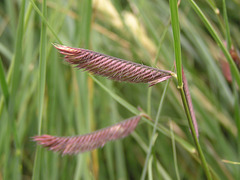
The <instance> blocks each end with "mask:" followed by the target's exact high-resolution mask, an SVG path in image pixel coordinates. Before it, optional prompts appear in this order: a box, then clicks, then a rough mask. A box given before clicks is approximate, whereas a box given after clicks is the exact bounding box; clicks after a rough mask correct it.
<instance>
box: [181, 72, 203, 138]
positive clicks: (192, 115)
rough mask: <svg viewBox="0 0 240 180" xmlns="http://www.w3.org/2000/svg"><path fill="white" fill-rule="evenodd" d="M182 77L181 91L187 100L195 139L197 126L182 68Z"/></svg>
mask: <svg viewBox="0 0 240 180" xmlns="http://www.w3.org/2000/svg"><path fill="white" fill-rule="evenodd" d="M182 77H183V91H184V93H185V95H186V98H187V103H188V106H189V110H190V115H191V117H192V121H193V126H194V129H195V132H196V134H197V137H199V133H198V124H197V120H196V116H195V112H194V109H193V105H192V99H191V95H190V92H189V88H188V83H187V79H186V77H185V74H184V71H183V68H182Z"/></svg>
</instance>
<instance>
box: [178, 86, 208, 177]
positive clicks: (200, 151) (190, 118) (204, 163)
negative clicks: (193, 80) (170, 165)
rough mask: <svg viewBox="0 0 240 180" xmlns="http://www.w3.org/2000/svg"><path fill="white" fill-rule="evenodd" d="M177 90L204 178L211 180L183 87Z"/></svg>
mask: <svg viewBox="0 0 240 180" xmlns="http://www.w3.org/2000/svg"><path fill="white" fill-rule="evenodd" d="M178 89H179V91H180V93H181V98H182V102H183V106H184V109H185V112H186V115H187V119H188V124H189V127H190V129H191V133H192V136H193V140H194V143H195V145H196V148H197V151H198V154H199V156H200V159H201V162H202V166H203V169H204V171H205V174H206V176H207V179H208V180H211V179H212V176H211V174H210V171H209V168H208V165H207V162H206V159H205V157H204V155H203V152H202V149H201V146H200V144H199V141H198V138H197V134H196V132H195V129H194V126H193V121H192V117H191V114H190V109H189V107H188V103H187V98H186V95H185V92H184V90H183V86H181V87H178Z"/></svg>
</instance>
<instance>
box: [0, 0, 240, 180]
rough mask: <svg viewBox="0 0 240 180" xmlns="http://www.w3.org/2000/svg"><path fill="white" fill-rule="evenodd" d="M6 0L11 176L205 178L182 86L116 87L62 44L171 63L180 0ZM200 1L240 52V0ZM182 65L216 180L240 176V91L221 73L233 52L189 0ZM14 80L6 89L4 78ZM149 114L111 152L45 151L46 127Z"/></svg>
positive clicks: (0, 166) (5, 95)
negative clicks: (69, 60)
mask: <svg viewBox="0 0 240 180" xmlns="http://www.w3.org/2000/svg"><path fill="white" fill-rule="evenodd" d="M0 3H1V6H0V56H1V66H0V67H1V68H0V73H1V77H0V79H1V91H0V93H1V104H0V179H16V180H17V179H31V178H33V179H52V180H54V179H139V178H140V177H144V176H143V174H144V171H145V170H146V172H147V176H146V178H148V179H177V178H179V179H204V178H205V175H204V171H203V168H202V166H201V164H200V161H199V159H198V156H197V154H196V149H195V146H194V143H193V140H192V136H191V133H190V131H189V127H188V123H187V119H186V115H185V112H184V109H183V107H182V102H181V98H180V94H179V92H178V91H177V88H176V84H177V83H176V81H171V82H170V84H169V86H168V87H167V91H166V93H163V91H164V87H165V85H166V83H165V82H164V83H161V84H158V85H156V86H154V87H151V88H148V85H146V84H129V83H119V82H113V81H111V80H108V79H105V78H102V77H95V78H96V79H95V78H94V79H93V78H92V77H91V76H89V75H88V73H86V72H82V71H77V70H76V69H73V68H71V67H70V66H69V65H68V64H66V63H63V60H62V56H59V54H58V52H57V50H56V49H55V48H54V47H53V46H52V44H51V43H55V42H57V43H63V44H64V45H68V46H73V47H82V48H88V49H91V50H94V51H97V52H101V53H104V54H108V55H111V56H115V57H119V58H123V59H128V60H132V61H134V62H138V63H142V64H147V65H149V66H153V67H158V68H160V69H165V70H171V69H172V68H173V62H174V44H173V36H172V28H171V24H170V8H169V2H168V1H162V0H154V1H144V0H129V1H114V0H113V1H110V0H101V1H98V0H94V1H87V0H82V1H75V0H69V1H62V0H48V1H47V2H46V1H45V0H39V1H34V0H27V1H25V0H22V1H20V0H10V1H9V0H6V1H1V2H0ZM198 6H199V7H200V9H201V10H202V11H203V13H204V14H205V15H206V17H207V18H208V20H209V21H210V22H211V24H212V25H213V27H214V29H215V31H216V32H217V33H218V35H219V37H220V38H221V40H222V41H224V40H226V35H225V34H226V23H225V22H228V23H229V28H230V35H231V39H232V43H233V45H234V46H235V48H239V47H240V39H239V37H240V31H239V13H238V12H239V8H240V3H239V1H237V0H229V1H227V2H226V9H227V12H228V21H224V15H223V2H222V1H220V0H216V1H214V0H207V1H201V2H198ZM179 21H180V28H181V48H182V61H183V66H184V69H185V74H186V77H187V79H188V83H189V88H190V92H191V95H192V100H193V105H194V108H195V113H196V117H197V120H198V124H199V131H200V137H199V141H200V144H201V146H202V149H203V152H204V155H205V157H206V160H207V162H208V164H209V166H210V169H212V170H213V171H212V172H213V174H214V176H213V177H214V179H238V178H240V169H239V164H232V163H229V162H228V163H226V162H223V160H229V161H234V162H239V160H240V158H239V157H240V156H239V153H240V146H239V145H240V142H239V141H240V139H239V129H240V128H239V125H240V123H239V122H240V119H239V113H240V112H239V111H240V110H239V109H240V108H239V97H238V96H239V88H238V89H237V88H236V86H234V85H233V83H228V82H227V81H226V79H225V77H224V76H223V73H222V71H221V68H220V62H219V61H220V59H223V60H224V56H223V54H222V52H221V50H220V48H219V47H218V46H217V43H216V42H215V41H214V40H213V38H212V36H211V34H210V33H209V32H208V30H207V28H206V26H205V25H204V24H203V22H202V21H201V18H199V16H197V14H196V12H195V11H194V10H193V9H192V7H191V5H190V0H189V1H183V0H182V1H181V4H180V6H179ZM5 80H6V84H5V83H4V81H5ZM163 97H164V101H163V104H162V106H160V108H161V109H160V110H161V113H160V117H159V123H158V126H157V133H156V134H155V135H154V136H153V137H154V139H152V140H153V143H154V144H153V149H152V151H151V153H150V156H149V161H148V162H145V159H146V156H147V153H148V151H149V147H150V144H149V143H150V141H151V137H152V130H153V126H152V125H153V124H151V123H146V122H145V121H141V123H140V124H139V125H138V127H137V129H136V131H135V132H134V133H133V134H132V135H131V136H129V137H127V138H125V139H123V140H119V141H116V142H111V143H108V144H107V145H106V146H105V147H104V148H102V149H98V150H95V151H93V152H88V153H83V154H79V155H76V156H64V157H62V156H61V155H59V154H57V153H53V152H50V151H47V150H46V149H42V148H41V147H40V148H39V147H38V148H37V146H36V143H34V142H32V140H31V137H32V136H34V135H37V134H51V135H57V136H74V135H78V134H84V133H89V132H92V131H94V130H96V129H100V128H103V127H106V126H109V125H112V124H114V123H116V122H120V121H122V120H123V119H127V118H129V117H131V116H134V115H135V114H134V113H133V112H136V108H137V107H138V106H140V107H141V108H142V109H143V110H144V111H146V112H147V113H148V115H150V116H151V117H152V119H153V120H155V119H156V115H157V111H158V109H159V103H160V100H161V98H163Z"/></svg>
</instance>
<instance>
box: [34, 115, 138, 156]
mask: <svg viewBox="0 0 240 180" xmlns="http://www.w3.org/2000/svg"><path fill="white" fill-rule="evenodd" d="M140 119H141V116H134V117H132V118H129V119H127V120H125V121H122V122H120V123H118V124H115V125H113V126H109V127H107V128H104V129H100V130H98V131H95V132H93V133H90V134H85V135H80V136H72V137H57V136H51V135H42V136H35V137H33V140H34V141H37V143H38V144H40V145H43V146H44V147H47V148H48V149H49V150H52V151H56V152H60V153H62V154H63V155H65V154H76V153H82V152H85V151H91V150H93V149H96V148H99V147H103V146H104V145H105V144H106V143H107V142H108V141H112V140H117V139H121V138H124V137H126V136H128V135H129V134H130V133H131V132H132V131H133V130H134V129H135V128H136V126H137V124H138V122H139V120H140Z"/></svg>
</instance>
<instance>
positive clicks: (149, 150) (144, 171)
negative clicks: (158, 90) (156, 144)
mask: <svg viewBox="0 0 240 180" xmlns="http://www.w3.org/2000/svg"><path fill="white" fill-rule="evenodd" d="M169 82H170V80H168V81H167V83H166V85H165V87H164V90H163V93H162V97H161V99H160V102H159V106H158V111H157V116H156V119H155V123H154V128H153V132H152V137H151V139H150V143H149V148H148V152H147V157H146V160H145V164H144V168H143V171H142V175H141V180H144V179H145V176H146V173H147V165H148V161H149V158H150V155H151V152H152V147H153V140H154V136H155V134H156V131H157V125H158V121H159V117H160V114H161V110H162V107H163V101H164V97H165V95H166V91H167V88H168V86H169Z"/></svg>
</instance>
